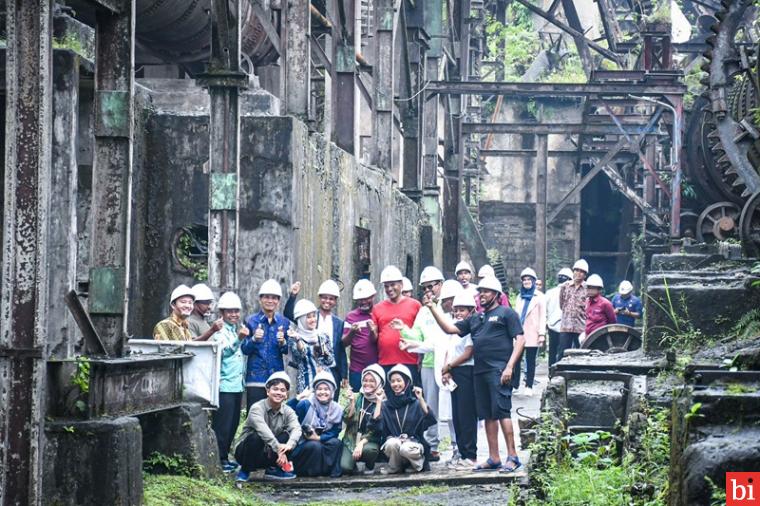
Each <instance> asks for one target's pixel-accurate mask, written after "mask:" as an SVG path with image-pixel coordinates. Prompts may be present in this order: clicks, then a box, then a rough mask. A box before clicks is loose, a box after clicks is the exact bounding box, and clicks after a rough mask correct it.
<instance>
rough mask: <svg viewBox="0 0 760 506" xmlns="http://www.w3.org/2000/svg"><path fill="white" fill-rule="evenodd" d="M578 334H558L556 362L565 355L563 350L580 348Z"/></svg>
mask: <svg viewBox="0 0 760 506" xmlns="http://www.w3.org/2000/svg"><path fill="white" fill-rule="evenodd" d="M579 336H580V333H578V332H560V333H559V348H558V349H557V361H559V360H562V357H563V356H564V355H565V350H569V349H570V348H580V347H581V346H580V342H579V339H578V338H579Z"/></svg>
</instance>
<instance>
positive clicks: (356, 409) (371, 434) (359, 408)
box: [340, 364, 385, 474]
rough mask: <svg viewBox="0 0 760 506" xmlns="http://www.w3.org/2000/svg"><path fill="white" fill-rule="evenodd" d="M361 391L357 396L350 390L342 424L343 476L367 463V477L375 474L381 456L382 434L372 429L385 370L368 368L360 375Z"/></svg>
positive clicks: (379, 366) (365, 472)
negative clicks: (343, 431) (376, 464)
mask: <svg viewBox="0 0 760 506" xmlns="http://www.w3.org/2000/svg"><path fill="white" fill-rule="evenodd" d="M361 381H362V388H361V392H359V394H358V395H356V396H355V395H354V393H353V391H349V392H350V393H349V405H348V408H347V409H346V413H345V416H344V417H343V421H344V422H346V431H345V433H344V435H343V456H342V457H341V459H340V466H341V468H342V469H343V474H352V473H354V472H355V470H356V468H357V465H356V464H357V463H359V462H364V465H365V470H364V474H373V473H374V472H375V461H376V460H377V456H378V455H379V454H380V434H378V432H377V431H376V430H373V429H372V427H371V426H370V420H371V419H372V415H373V413H374V412H375V407H376V406H377V392H378V391H382V390H383V387H384V386H385V370H384V369H383V367H382V366H381V365H379V364H372V365H368V366H367V367H365V368H364V370H363V371H362V375H361Z"/></svg>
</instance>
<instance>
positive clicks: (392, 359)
mask: <svg viewBox="0 0 760 506" xmlns="http://www.w3.org/2000/svg"><path fill="white" fill-rule="evenodd" d="M402 279H403V275H402V274H401V271H400V270H399V269H398V268H397V267H395V266H393V265H389V266H388V267H386V268H385V269H383V272H382V273H381V274H380V282H381V283H382V284H383V288H384V289H385V295H386V296H387V297H388V298H387V299H386V300H384V301H382V302H380V303H379V304H375V306H374V307H373V308H372V320H373V321H374V322H375V325H377V331H378V337H377V351H378V360H377V363H378V364H380V365H381V366H383V369H385V371H386V372H388V371H390V369H391V368H392V367H393V366H394V365H396V364H404V365H406V366H408V367H409V369H410V370H411V372H412V382H413V383H414V384H415V385H417V386H419V385H421V382H420V371H419V369H418V367H417V360H418V356H417V355H416V354H414V353H408V352H406V351H402V350H401V348H399V346H398V344H399V341H400V340H401V334H400V333H399V331H398V330H396V329H394V328H393V327H391V322H392V321H393V320H394V319H395V318H398V319H400V320H401V321H403V322H404V323H405V324H406V325H407V326H408V327H412V326H413V325H414V318H415V317H416V316H417V313H418V312H419V310H420V307H421V306H422V305H421V304H420V303H419V302H418V301H416V300H414V299H412V298H411V297H405V296H403V295H402V294H401V288H402V284H401V280H402ZM389 385H390V382H389V383H388V384H387V385H386V386H389Z"/></svg>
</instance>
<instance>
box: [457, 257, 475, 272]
mask: <svg viewBox="0 0 760 506" xmlns="http://www.w3.org/2000/svg"><path fill="white" fill-rule="evenodd" d="M462 271H468V272H472V267H470V264H468V263H467V262H465V261H464V260H462V261H461V262H459V263H458V264H457V266H456V268H455V269H454V274H459V273H460V272H462Z"/></svg>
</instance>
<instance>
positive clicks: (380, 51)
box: [372, 0, 396, 171]
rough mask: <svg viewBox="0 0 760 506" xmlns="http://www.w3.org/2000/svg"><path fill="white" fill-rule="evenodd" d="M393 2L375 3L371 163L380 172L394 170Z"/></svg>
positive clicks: (378, 1)
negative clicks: (373, 119) (373, 115)
mask: <svg viewBox="0 0 760 506" xmlns="http://www.w3.org/2000/svg"><path fill="white" fill-rule="evenodd" d="M393 3H394V0H375V2H374V6H375V40H374V45H375V48H374V49H375V55H374V57H375V61H374V65H373V67H372V81H373V84H374V89H373V97H372V104H373V105H374V109H375V123H374V125H373V131H372V137H373V139H372V140H373V153H372V162H373V163H374V164H375V165H376V166H378V167H380V168H381V169H384V170H387V171H391V170H392V169H393V159H392V154H393V53H394V51H393V31H394V27H395V19H396V16H395V9H394V7H393Z"/></svg>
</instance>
